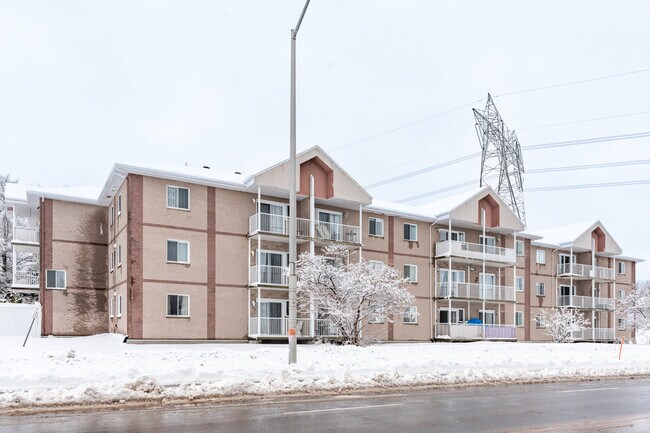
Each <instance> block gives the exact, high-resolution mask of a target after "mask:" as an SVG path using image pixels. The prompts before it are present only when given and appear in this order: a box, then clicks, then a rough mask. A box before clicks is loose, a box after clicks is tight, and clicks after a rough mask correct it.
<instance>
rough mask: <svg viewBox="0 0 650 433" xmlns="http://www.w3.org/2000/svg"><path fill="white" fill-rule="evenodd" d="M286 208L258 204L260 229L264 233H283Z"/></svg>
mask: <svg viewBox="0 0 650 433" xmlns="http://www.w3.org/2000/svg"><path fill="white" fill-rule="evenodd" d="M286 208H287V207H286V206H284V205H278V204H271V203H260V228H261V229H262V230H263V231H265V232H272V233H284V216H285V211H286Z"/></svg>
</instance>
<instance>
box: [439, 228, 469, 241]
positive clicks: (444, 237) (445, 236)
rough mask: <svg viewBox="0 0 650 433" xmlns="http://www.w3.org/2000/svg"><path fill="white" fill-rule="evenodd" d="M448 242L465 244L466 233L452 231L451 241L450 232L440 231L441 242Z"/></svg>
mask: <svg viewBox="0 0 650 433" xmlns="http://www.w3.org/2000/svg"><path fill="white" fill-rule="evenodd" d="M448 240H452V241H458V242H465V233H464V232H457V231H454V230H452V231H451V239H449V230H440V242H444V241H448Z"/></svg>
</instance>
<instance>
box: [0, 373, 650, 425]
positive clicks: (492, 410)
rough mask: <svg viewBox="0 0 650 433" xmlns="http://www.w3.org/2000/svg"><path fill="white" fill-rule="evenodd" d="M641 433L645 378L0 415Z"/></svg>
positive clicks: (647, 412) (14, 421)
mask: <svg viewBox="0 0 650 433" xmlns="http://www.w3.org/2000/svg"><path fill="white" fill-rule="evenodd" d="M114 431H116V432H147V433H167V432H170V433H171V432H174V433H176V432H229V433H231V432H232V433H237V432H246V433H248V432H251V433H254V432H260V433H276V432H277V433H280V432H282V433H311V432H354V433H366V432H367V433H377V432H408V433H416V432H445V433H451V432H473V433H479V432H483V433H486V432H515V431H531V432H532V431H534V432H563V433H564V432H608V433H623V432H642V431H643V432H646V431H650V380H649V379H625V380H606V381H598V382H563V383H554V384H534V385H498V386H480V387H466V388H447V389H419V390H411V391H400V392H395V391H393V392H387V393H382V394H368V395H340V396H326V397H312V398H304V397H301V398H296V397H292V398H282V399H272V398H267V399H263V400H256V401H252V402H241V403H227V404H208V405H186V406H181V407H178V406H177V407H155V408H147V409H125V410H111V411H95V412H81V413H70V412H68V413H59V414H45V415H29V416H5V417H2V418H0V432H1V433H4V432H12V433H20V432H30V433H34V432H47V433H55V432H65V433H77V432H114Z"/></svg>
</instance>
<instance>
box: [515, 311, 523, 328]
mask: <svg viewBox="0 0 650 433" xmlns="http://www.w3.org/2000/svg"><path fill="white" fill-rule="evenodd" d="M515 326H524V312H523V311H515Z"/></svg>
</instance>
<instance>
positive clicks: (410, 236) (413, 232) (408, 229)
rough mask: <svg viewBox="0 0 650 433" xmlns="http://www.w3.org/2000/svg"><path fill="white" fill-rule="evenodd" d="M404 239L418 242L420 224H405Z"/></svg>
mask: <svg viewBox="0 0 650 433" xmlns="http://www.w3.org/2000/svg"><path fill="white" fill-rule="evenodd" d="M404 240H405V241H413V242H416V241H417V240H418V226H416V225H415V224H404Z"/></svg>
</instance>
